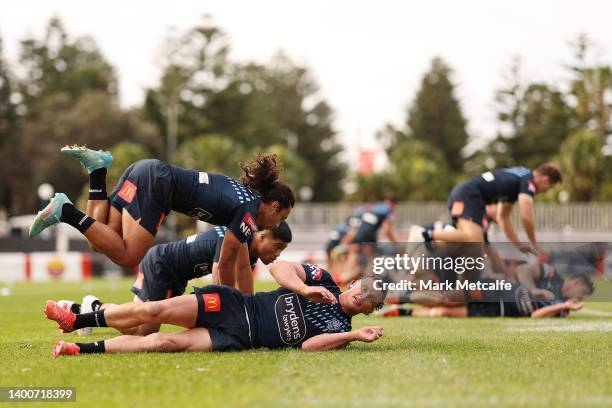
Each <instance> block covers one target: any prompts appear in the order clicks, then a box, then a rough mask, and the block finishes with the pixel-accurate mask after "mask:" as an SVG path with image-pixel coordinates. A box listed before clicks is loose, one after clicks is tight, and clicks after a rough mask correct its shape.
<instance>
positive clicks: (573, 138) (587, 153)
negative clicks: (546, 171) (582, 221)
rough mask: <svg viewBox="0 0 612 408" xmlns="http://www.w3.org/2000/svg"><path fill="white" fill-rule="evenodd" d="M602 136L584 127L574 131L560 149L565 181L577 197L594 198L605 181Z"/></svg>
mask: <svg viewBox="0 0 612 408" xmlns="http://www.w3.org/2000/svg"><path fill="white" fill-rule="evenodd" d="M602 147H603V141H602V139H601V136H600V135H599V134H598V133H597V132H595V131H593V130H587V129H583V130H580V131H578V132H576V133H573V134H572V135H570V136H569V137H568V138H567V140H566V141H565V142H564V143H563V145H562V146H561V150H560V152H559V156H560V160H561V168H562V171H563V176H564V185H565V186H567V188H568V189H569V192H570V197H571V199H572V200H573V201H591V200H593V199H594V198H595V197H596V195H597V192H598V189H599V187H600V185H601V179H602V171H603V166H604V156H603V153H602Z"/></svg>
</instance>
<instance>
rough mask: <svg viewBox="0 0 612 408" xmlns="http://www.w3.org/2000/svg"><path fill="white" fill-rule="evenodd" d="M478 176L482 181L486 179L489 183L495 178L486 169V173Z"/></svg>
mask: <svg viewBox="0 0 612 408" xmlns="http://www.w3.org/2000/svg"><path fill="white" fill-rule="evenodd" d="M480 176H481V177H482V178H483V179H484V181H486V182H488V183H490V182H492V181H493V180H495V176H494V175H493V173H491V172H490V171H487V172H486V173H482V174H481V175H480Z"/></svg>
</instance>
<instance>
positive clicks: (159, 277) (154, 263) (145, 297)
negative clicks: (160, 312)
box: [131, 247, 187, 302]
mask: <svg viewBox="0 0 612 408" xmlns="http://www.w3.org/2000/svg"><path fill="white" fill-rule="evenodd" d="M186 286H187V281H185V280H179V279H178V278H176V277H175V276H174V274H173V273H172V268H171V267H170V266H168V265H167V264H166V263H165V262H164V260H163V258H161V257H160V256H158V255H157V247H152V248H150V249H149V251H148V252H147V254H146V255H145V257H144V258H143V259H142V262H140V266H139V271H138V276H137V277H136V281H135V282H134V285H133V286H132V289H131V291H132V292H133V293H134V294H135V295H136V296H138V298H139V299H140V300H142V301H143V302H148V301H154V300H164V299H169V298H171V297H174V296H180V295H182V294H183V293H184V292H185V287H186Z"/></svg>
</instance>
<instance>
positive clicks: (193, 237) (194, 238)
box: [185, 234, 198, 244]
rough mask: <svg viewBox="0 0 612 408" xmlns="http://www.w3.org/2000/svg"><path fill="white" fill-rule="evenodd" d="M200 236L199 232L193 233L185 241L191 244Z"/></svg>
mask: <svg viewBox="0 0 612 408" xmlns="http://www.w3.org/2000/svg"><path fill="white" fill-rule="evenodd" d="M197 237H198V234H193V235H190V236H188V237H187V239H186V240H185V243H187V244H191V243H192V242H193V241H195V240H196V238H197Z"/></svg>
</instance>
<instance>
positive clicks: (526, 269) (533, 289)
mask: <svg viewBox="0 0 612 408" xmlns="http://www.w3.org/2000/svg"><path fill="white" fill-rule="evenodd" d="M539 275H540V265H538V264H524V265H520V266H518V267H517V268H516V277H517V278H518V281H519V283H520V284H521V285H523V286H524V287H525V288H526V289H527V290H528V291H529V293H530V294H531V296H533V297H534V298H536V299H546V300H553V299H554V298H555V295H554V294H553V293H552V292H550V291H548V290H546V289H540V288H538V287H537V286H536V284H535V280H536V279H538V276H539Z"/></svg>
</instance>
